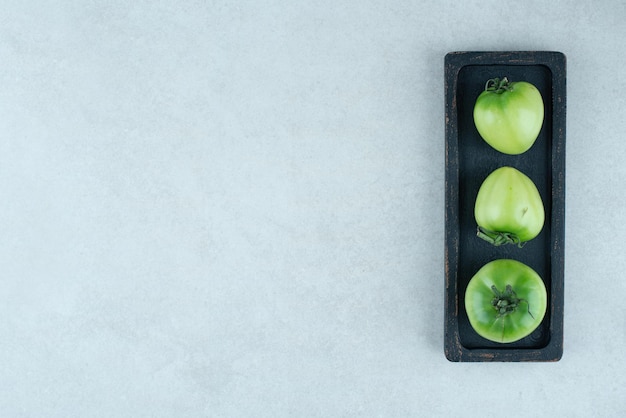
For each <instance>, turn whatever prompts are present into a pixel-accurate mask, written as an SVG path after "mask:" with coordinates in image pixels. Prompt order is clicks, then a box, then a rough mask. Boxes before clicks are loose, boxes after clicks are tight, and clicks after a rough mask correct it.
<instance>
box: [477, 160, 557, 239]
mask: <svg viewBox="0 0 626 418" xmlns="http://www.w3.org/2000/svg"><path fill="white" fill-rule="evenodd" d="M474 218H475V219H476V223H477V224H478V236H479V237H480V238H482V239H484V240H485V241H487V242H490V243H491V244H493V245H496V246H499V245H503V244H517V245H518V246H520V247H521V246H522V245H523V243H525V242H527V241H530V240H531V239H533V238H535V237H536V236H537V235H539V233H540V232H541V229H542V228H543V224H544V221H545V211H544V208H543V201H542V200H541V196H540V195H539V191H538V190H537V187H536V186H535V183H533V181H532V180H531V179H530V178H529V177H528V176H526V175H525V174H524V173H522V172H521V171H519V170H517V169H515V168H513V167H508V166H504V167H500V168H498V169H496V170H494V171H493V172H492V173H491V174H489V175H488V176H487V178H486V179H485V180H484V181H483V183H482V185H481V186H480V189H479V190H478V194H477V195H476V204H475V206H474Z"/></svg>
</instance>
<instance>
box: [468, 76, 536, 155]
mask: <svg viewBox="0 0 626 418" xmlns="http://www.w3.org/2000/svg"><path fill="white" fill-rule="evenodd" d="M543 116H544V109H543V99H542V98H541V93H539V90H537V88H536V87H535V86H534V85H532V84H530V83H528V82H526V81H513V82H509V81H508V80H507V79H506V77H505V78H503V79H502V80H500V79H499V78H494V79H491V80H489V81H487V84H486V85H485V91H483V92H482V93H481V94H480V95H479V96H478V99H476V104H475V105H474V123H475V124H476V129H478V133H479V134H480V136H481V137H482V138H483V139H484V140H485V141H486V142H487V143H488V144H489V145H491V146H492V147H493V148H495V149H496V150H498V151H500V152H502V153H504V154H511V155H517V154H522V153H524V152H526V151H528V149H530V147H531V146H532V145H533V144H534V143H535V141H536V140H537V136H539V131H541V126H542V125H543Z"/></svg>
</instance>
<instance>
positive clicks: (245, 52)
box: [0, 0, 626, 417]
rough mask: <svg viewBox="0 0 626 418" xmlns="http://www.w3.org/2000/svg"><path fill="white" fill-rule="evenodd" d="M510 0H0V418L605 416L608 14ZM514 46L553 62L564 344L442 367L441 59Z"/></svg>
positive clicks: (619, 157) (614, 92)
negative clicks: (545, 360) (558, 64)
mask: <svg viewBox="0 0 626 418" xmlns="http://www.w3.org/2000/svg"><path fill="white" fill-rule="evenodd" d="M262 3H266V4H264V5H262ZM515 7H516V9H515V10H510V9H507V8H506V7H504V6H503V5H502V4H501V3H499V2H490V4H484V3H480V4H478V3H475V2H465V3H459V2H457V1H439V2H435V1H422V2H406V1H391V2H374V1H349V2H338V1H336V0H334V1H321V2H311V1H309V2H293V1H271V2H253V1H242V2H232V3H227V2H223V1H210V2H200V1H190V2H175V1H159V2H147V1H121V0H118V1H109V2H95V1H84V2H71V1H57V2H43V1H25V2H16V1H14V2H9V4H3V10H2V13H1V14H0V63H1V65H0V237H1V239H0V279H1V281H0V283H1V284H2V286H1V288H0V376H2V378H1V379H0V415H1V416H6V417H42V416H45V417H112V416H115V417H142V416H146V417H161V416H163V417H187V416H189V417H198V416H207V417H251V416H262V417H287V416H290V417H291V416H303V417H304V416H306V417H334V416H337V417H345V416H359V417H363V416H368V417H369V416H426V414H428V415H429V416H452V415H458V414H467V415H469V416H474V415H475V416H478V415H482V416H484V415H487V414H491V413H493V411H494V407H495V406H497V405H498V403H499V402H500V401H502V400H504V399H508V400H510V401H511V405H513V408H514V411H513V412H518V413H519V414H518V415H517V416H573V417H576V416H580V417H588V416H602V417H613V416H618V415H621V414H620V413H621V412H623V411H624V410H625V409H626V405H625V401H624V397H623V387H624V385H625V384H626V380H625V377H624V376H625V374H624V367H623V348H624V345H625V343H626V338H625V334H624V333H625V329H626V324H625V322H624V320H625V318H626V312H625V308H624V306H625V305H624V304H623V302H622V300H623V297H622V295H623V294H624V291H625V290H626V288H625V283H626V281H625V280H624V278H623V271H624V269H625V268H626V260H625V258H624V257H623V250H622V247H623V244H622V238H623V237H624V236H625V235H626V228H625V227H624V226H623V225H624V224H623V216H624V215H623V208H624V207H625V206H626V198H625V194H624V193H623V192H624V188H623V184H622V183H623V182H622V179H623V178H624V177H626V168H625V167H626V166H625V165H624V164H623V161H625V160H626V148H625V146H624V141H623V136H624V132H625V131H626V123H625V122H624V118H623V110H624V108H626V102H625V99H624V94H623V93H622V92H623V91H624V90H625V88H626V81H625V79H624V78H623V77H621V76H620V74H621V71H622V70H623V69H624V67H625V65H626V59H625V58H624V55H623V54H622V53H621V51H622V50H623V43H624V39H626V26H625V25H624V24H623V20H624V18H626V9H625V6H624V3H623V2H621V1H606V2H601V4H598V2H590V1H584V2H568V1H555V2H551V3H549V4H548V3H546V2H539V1H533V2H526V3H524V4H519V5H517V6H515ZM519 16H524V18H523V19H521V18H520V17H519ZM520 49H523V50H557V51H561V52H563V53H565V54H566V55H567V58H568V67H567V74H568V81H567V85H568V96H567V105H568V113H567V118H568V119H567V120H568V125H567V182H566V184H567V185H566V187H567V205H566V243H565V248H566V253H565V343H564V346H565V347H564V356H563V359H562V360H561V361H560V362H558V363H553V364H552V363H551V364H512V363H505V364H454V363H450V362H448V361H447V360H446V359H445V357H444V354H443V300H444V296H443V291H444V286H443V280H444V276H443V267H444V263H443V231H444V229H443V228H444V193H443V187H444V119H443V112H444V95H443V91H444V90H443V57H444V55H445V54H446V53H447V52H449V51H462V50H520ZM609 307H611V309H609ZM502 376H513V378H512V379H513V380H514V382H515V383H514V384H512V385H503V386H499V385H497V383H498V382H501V381H502ZM557 400H558V401H557ZM469 405H471V407H470V406H469ZM537 411H539V412H537ZM508 412H510V411H508ZM514 415H515V413H514Z"/></svg>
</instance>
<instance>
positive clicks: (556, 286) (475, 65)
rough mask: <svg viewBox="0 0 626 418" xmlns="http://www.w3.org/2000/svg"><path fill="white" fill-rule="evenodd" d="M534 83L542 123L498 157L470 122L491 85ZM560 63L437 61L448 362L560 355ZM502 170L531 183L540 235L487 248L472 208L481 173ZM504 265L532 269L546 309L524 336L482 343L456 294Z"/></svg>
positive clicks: (544, 59) (487, 56) (520, 58)
mask: <svg viewBox="0 0 626 418" xmlns="http://www.w3.org/2000/svg"><path fill="white" fill-rule="evenodd" d="M496 77H499V78H502V77H507V78H508V79H509V80H510V81H528V82H530V83H532V84H534V85H535V86H536V87H537V88H538V89H539V91H540V92H541V95H542V96H543V100H544V107H545V120H544V123H543V127H542V129H541V132H540V133H539V137H538V138H537V141H536V142H535V144H534V145H533V146H532V148H531V149H530V150H529V151H527V152H525V153H523V154H521V155H506V154H502V153H500V152H498V151H496V150H494V149H493V148H491V147H490V146H489V145H488V144H487V143H486V142H485V141H483V140H482V138H481V137H480V135H479V134H478V131H477V130H476V127H475V125H474V120H473V116H472V112H473V107H474V103H475V101H476V98H477V97H478V95H479V94H480V93H481V92H482V91H483V89H484V86H485V82H486V81H487V80H488V79H491V78H496ZM565 93H566V91H565V56H564V55H563V54H562V53H560V52H547V51H538V52H531V51H521V52H519V51H518V52H452V53H449V54H447V55H446V57H445V95H446V109H445V111H446V113H445V123H446V130H445V132H446V147H445V149H446V185H445V188H446V191H445V193H446V196H445V202H446V203H445V204H446V207H445V211H446V212H445V285H446V288H445V290H446V291H445V322H444V340H445V341H444V351H445V355H446V357H447V359H448V360H450V361H558V360H559V359H560V358H561V356H562V354H563V270H564V247H563V244H564V233H565V225H564V221H565V219H564V218H565ZM504 165H509V166H512V167H515V168H517V169H519V170H520V171H522V172H523V173H525V174H526V175H527V176H529V177H530V178H531V179H532V180H533V181H534V182H535V185H536V186H537V188H538V189H539V193H540V195H541V198H542V199H543V203H544V206H545V210H546V221H545V225H544V228H543V230H542V232H541V233H540V235H539V236H538V237H536V238H535V239H533V240H531V241H529V242H528V243H526V245H525V246H524V247H523V248H518V247H517V246H515V245H506V246H501V247H494V246H492V245H491V244H489V243H487V242H485V241H483V240H482V239H480V238H478V237H477V236H476V221H475V220H474V203H475V200H476V194H477V193H478V189H479V187H480V185H481V183H482V181H483V180H484V179H485V177H487V175H488V174H489V173H491V172H492V171H493V170H495V169H496V168H498V167H501V166H504ZM498 258H512V259H515V260H518V261H521V262H522V263H525V264H527V265H528V266H530V267H532V268H533V269H534V270H535V271H536V272H537V273H539V275H540V276H541V277H542V278H543V280H544V282H545V284H546V288H547V290H548V309H547V312H546V316H545V318H544V320H543V322H542V323H541V325H540V326H539V327H538V328H537V330H535V332H533V333H532V334H531V335H529V336H528V337H526V338H524V339H522V340H520V341H517V342H514V343H509V344H501V343H494V342H490V341H488V340H486V339H484V338H482V337H480V336H479V335H478V334H476V332H475V331H474V330H473V329H472V327H471V326H470V324H469V321H468V319H467V314H466V313H465V306H464V295H465V288H466V286H467V283H468V282H469V280H470V279H471V278H472V276H473V275H474V274H475V273H476V272H477V271H478V270H479V269H480V267H482V266H483V265H485V264H486V263H488V262H489V261H492V260H495V259H498Z"/></svg>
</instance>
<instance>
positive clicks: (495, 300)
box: [465, 259, 548, 343]
mask: <svg viewBox="0 0 626 418" xmlns="http://www.w3.org/2000/svg"><path fill="white" fill-rule="evenodd" d="M547 301H548V295H547V292H546V287H545V285H544V284H543V280H542V279H541V277H540V276H539V275H538V274H537V272H535V271H534V270H533V269H532V268H530V267H528V266H527V265H525V264H523V263H520V262H519V261H515V260H508V259H500V260H495V261H491V262H490V263H487V264H485V265H484V266H483V267H482V268H481V269H480V270H478V272H477V273H476V274H475V275H474V276H473V277H472V279H471V280H470V282H469V284H468V285H467V289H466V291H465V311H466V312H467V317H468V319H469V322H470V325H471V326H472V328H473V329H474V330H475V331H476V332H477V333H478V335H480V336H481V337H483V338H486V339H488V340H490V341H495V342H498V343H512V342H515V341H518V340H521V339H522V338H524V337H526V336H528V335H530V334H531V333H532V332H533V331H534V330H535V329H537V327H538V326H539V324H541V321H542V320H543V317H544V316H545V314H546V309H547V303H548V302H547Z"/></svg>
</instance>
